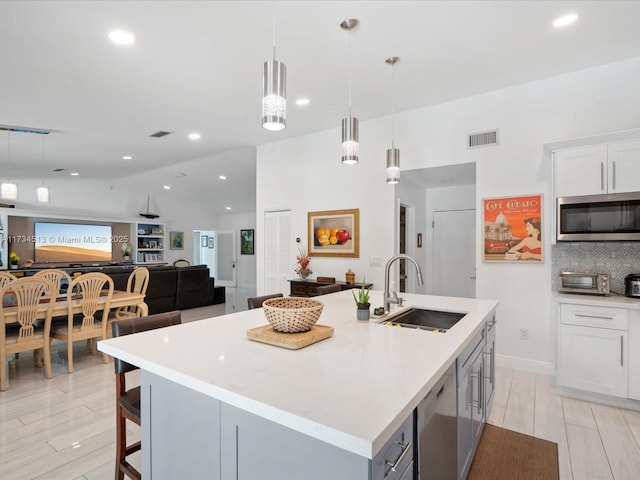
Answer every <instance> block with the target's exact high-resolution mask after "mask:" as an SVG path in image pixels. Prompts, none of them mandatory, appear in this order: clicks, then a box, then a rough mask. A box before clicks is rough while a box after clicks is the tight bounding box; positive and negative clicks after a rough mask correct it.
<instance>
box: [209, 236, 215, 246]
mask: <svg viewBox="0 0 640 480" xmlns="http://www.w3.org/2000/svg"><path fill="white" fill-rule="evenodd" d="M213 239H214V237H209V248H213V247H214V246H215V244H214V242H213Z"/></svg>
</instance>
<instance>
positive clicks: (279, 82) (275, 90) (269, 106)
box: [262, 3, 287, 132]
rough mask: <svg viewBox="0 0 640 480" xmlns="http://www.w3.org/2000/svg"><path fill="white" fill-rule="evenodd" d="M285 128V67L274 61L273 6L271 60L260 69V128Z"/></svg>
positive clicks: (274, 20)
mask: <svg viewBox="0 0 640 480" xmlns="http://www.w3.org/2000/svg"><path fill="white" fill-rule="evenodd" d="M286 126H287V66H286V65H285V64H284V63H282V62H279V61H277V60H276V12H275V3H274V6H273V60H269V61H266V62H264V66H263V69H262V127H263V128H265V129H267V130H271V131H274V132H277V131H279V130H284V129H285V128H286Z"/></svg>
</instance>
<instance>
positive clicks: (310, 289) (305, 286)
mask: <svg viewBox="0 0 640 480" xmlns="http://www.w3.org/2000/svg"><path fill="white" fill-rule="evenodd" d="M289 282H291V296H292V297H315V296H316V295H318V287H322V286H324V285H333V283H326V282H318V281H317V280H315V279H313V278H308V279H306V280H302V279H300V278H296V279H295V280H289ZM335 283H337V284H338V285H340V288H341V289H342V290H350V289H352V288H360V287H361V286H362V282H356V283H347V282H335ZM364 287H365V288H372V287H373V283H365V284H364Z"/></svg>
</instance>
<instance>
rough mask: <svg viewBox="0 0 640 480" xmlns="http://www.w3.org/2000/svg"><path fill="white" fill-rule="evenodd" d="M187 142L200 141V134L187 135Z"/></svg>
mask: <svg viewBox="0 0 640 480" xmlns="http://www.w3.org/2000/svg"><path fill="white" fill-rule="evenodd" d="M189 140H200V134H199V133H195V132H194V133H190V134H189Z"/></svg>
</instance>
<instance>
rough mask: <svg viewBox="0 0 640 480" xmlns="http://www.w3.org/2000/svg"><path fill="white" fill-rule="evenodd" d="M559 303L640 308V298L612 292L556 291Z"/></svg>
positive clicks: (555, 294)
mask: <svg viewBox="0 0 640 480" xmlns="http://www.w3.org/2000/svg"><path fill="white" fill-rule="evenodd" d="M553 298H554V300H555V301H556V302H557V303H572V304H577V305H593V306H596V307H620V308H630V309H635V310H640V298H635V297H633V298H632V297H625V296H624V295H619V294H616V293H612V294H611V295H584V294H582V295H581V294H577V293H561V292H554V295H553Z"/></svg>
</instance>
